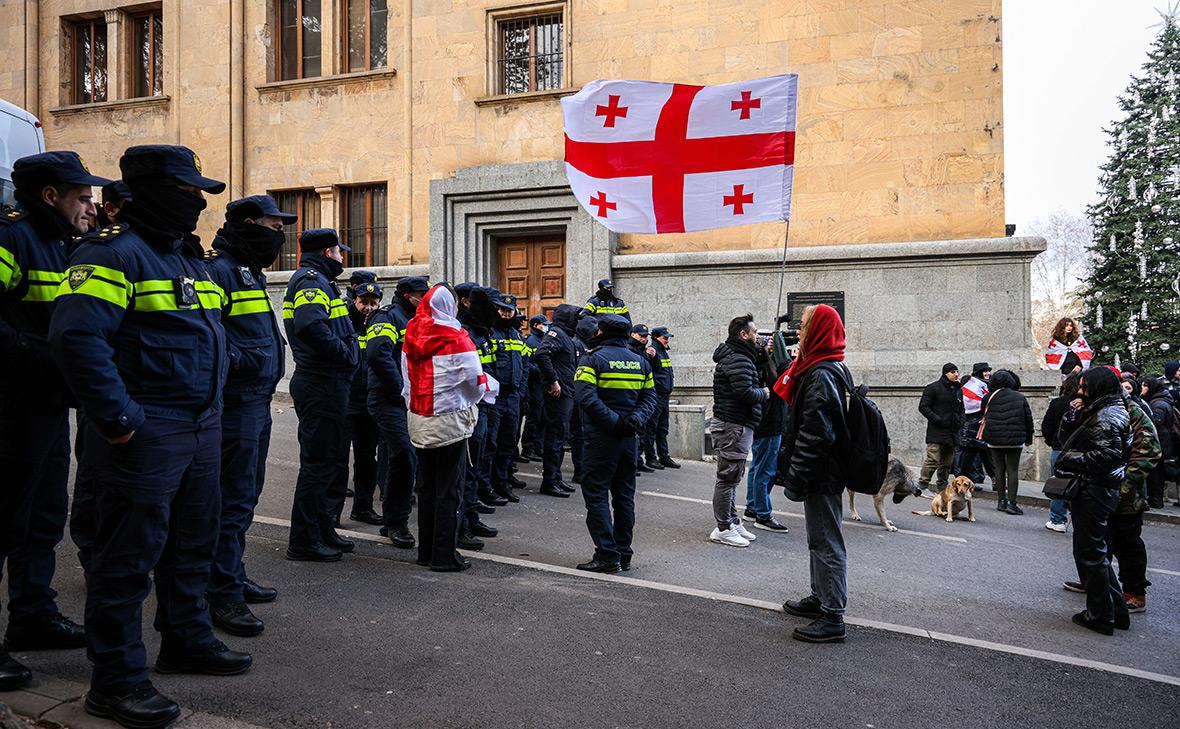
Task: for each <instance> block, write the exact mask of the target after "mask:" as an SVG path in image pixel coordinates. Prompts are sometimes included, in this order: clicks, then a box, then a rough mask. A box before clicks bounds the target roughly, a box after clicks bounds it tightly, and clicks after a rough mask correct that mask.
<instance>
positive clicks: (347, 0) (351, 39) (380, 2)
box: [340, 0, 389, 71]
mask: <svg viewBox="0 0 1180 729" xmlns="http://www.w3.org/2000/svg"><path fill="white" fill-rule="evenodd" d="M341 10H342V11H343V14H344V22H343V24H342V27H343V31H344V32H343V34H342V38H341V41H342V45H341V50H342V54H341V55H342V57H343V59H344V62H343V63H341V64H340V66H341V68H343V69H344V70H345V71H369V70H372V69H375V68H385V67H386V66H387V65H389V7H388V5H387V0H344V2H343V4H342V6H341Z"/></svg>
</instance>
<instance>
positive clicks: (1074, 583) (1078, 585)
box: [1061, 580, 1086, 595]
mask: <svg viewBox="0 0 1180 729" xmlns="http://www.w3.org/2000/svg"><path fill="white" fill-rule="evenodd" d="M1061 586H1062V587H1063V588H1065V591H1066V592H1080V593H1082V594H1083V595H1084V594H1086V586H1085V585H1084V584H1082V581H1081V580H1066V581H1065V582H1063V583H1061Z"/></svg>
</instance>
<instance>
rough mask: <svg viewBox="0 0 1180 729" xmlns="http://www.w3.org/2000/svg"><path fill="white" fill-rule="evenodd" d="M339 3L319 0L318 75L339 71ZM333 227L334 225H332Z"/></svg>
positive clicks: (327, 74)
mask: <svg viewBox="0 0 1180 729" xmlns="http://www.w3.org/2000/svg"><path fill="white" fill-rule="evenodd" d="M338 7H339V3H336V2H332V1H331V0H322V1H321V2H320V75H321V76H331V75H332V74H335V73H339V72H340V64H339V63H338V62H337V59H338V58H340V39H339V38H337V37H336V36H337V35H338V34H337V32H336V26H337V25H339V23H337V18H336V13H337V10H338ZM333 227H335V226H333Z"/></svg>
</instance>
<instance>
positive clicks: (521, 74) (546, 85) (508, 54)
mask: <svg viewBox="0 0 1180 729" xmlns="http://www.w3.org/2000/svg"><path fill="white" fill-rule="evenodd" d="M497 31H498V33H497V34H498V36H499V38H498V43H497V46H498V48H497V57H498V62H497V71H498V74H499V80H498V86H497V93H500V94H523V93H526V92H529V91H548V90H551V89H559V88H561V86H562V78H563V77H562V64H563V62H564V59H563V56H562V48H563V40H562V35H563V29H562V19H561V13H554V14H550V15H535V16H532V17H527V18H510V19H505V20H501V21H499V23H498V24H497Z"/></svg>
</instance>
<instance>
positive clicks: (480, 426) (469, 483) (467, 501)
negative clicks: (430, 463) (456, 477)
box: [460, 405, 488, 532]
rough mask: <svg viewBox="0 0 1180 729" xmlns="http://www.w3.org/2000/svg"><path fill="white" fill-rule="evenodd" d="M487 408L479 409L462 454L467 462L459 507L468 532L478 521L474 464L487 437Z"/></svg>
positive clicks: (480, 454) (477, 481)
mask: <svg viewBox="0 0 1180 729" xmlns="http://www.w3.org/2000/svg"><path fill="white" fill-rule="evenodd" d="M487 410H488V406H486V405H483V406H480V407H479V419H477V420H476V421H475V430H473V431H472V432H471V437H470V438H468V439H467V449H466V450H465V451H464V453H463V458H464V459H465V460H466V461H467V469H466V472H465V473H464V474H463V504H462V506H461V507H460V510H461V511H462V515H463V518H462V524H461V529H462V530H463V531H465V532H466V531H469V530H470V529H471V525H472V524H474V523H476V522H477V521H479V512H478V511H476V510H475V502H476V501H479V488H480V483H479V478H478V477H477V476H476V469H475V464H477V463H479V459H480V457H481V456H482V454H483V444H484V441H485V440H486V439H487V437H488V416H487V412H486V411H487Z"/></svg>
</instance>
